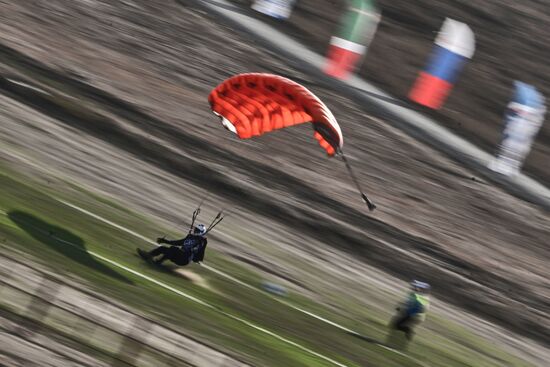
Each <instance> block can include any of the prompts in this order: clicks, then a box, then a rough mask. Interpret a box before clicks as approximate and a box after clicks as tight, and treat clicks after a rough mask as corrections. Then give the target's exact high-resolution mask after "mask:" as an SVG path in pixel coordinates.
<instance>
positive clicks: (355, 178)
mask: <svg viewBox="0 0 550 367" xmlns="http://www.w3.org/2000/svg"><path fill="white" fill-rule="evenodd" d="M338 153H340V155H341V156H342V160H343V161H344V163H345V164H346V168H347V169H348V172H349V175H350V177H351V180H352V181H353V183H354V184H355V187H357V190H359V193H360V194H361V198H362V199H363V201H364V202H365V204H367V207H368V208H369V210H370V211H373V210H374V209H376V205H374V203H373V202H372V201H371V200H370V199H369V198H368V197H367V194H365V193H364V192H363V190H362V189H361V185H360V184H359V180H358V179H357V177H356V176H355V173H354V172H353V169H352V168H351V165H350V164H349V162H348V159H347V158H346V155H345V154H344V152H343V151H342V149H338Z"/></svg>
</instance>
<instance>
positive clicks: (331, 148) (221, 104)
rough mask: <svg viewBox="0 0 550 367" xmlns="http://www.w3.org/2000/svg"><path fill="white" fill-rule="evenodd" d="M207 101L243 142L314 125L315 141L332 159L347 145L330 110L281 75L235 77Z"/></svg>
mask: <svg viewBox="0 0 550 367" xmlns="http://www.w3.org/2000/svg"><path fill="white" fill-rule="evenodd" d="M208 101H209V102H210V106H211V108H212V111H213V112H214V113H215V114H216V115H218V116H220V118H221V119H222V124H223V126H224V127H225V128H227V129H228V130H230V131H232V132H233V133H235V134H237V135H238V136H239V138H241V139H248V138H251V137H254V136H259V135H263V134H265V133H268V132H270V131H273V130H277V129H282V128H286V127H289V126H293V125H297V124H302V123H306V122H311V123H312V126H313V129H314V136H315V139H317V141H318V142H319V145H321V147H322V148H323V149H325V150H326V152H327V154H328V155H329V156H333V155H334V154H336V153H337V152H338V151H340V150H341V149H342V146H343V144H344V139H343V136H342V131H341V130H340V126H339V125H338V122H337V121H336V119H335V118H334V115H333V114H332V112H330V110H329V109H328V107H327V106H326V105H325V104H324V103H323V102H322V101H321V100H320V99H319V98H317V97H316V96H315V95H314V94H313V93H311V92H310V91H309V90H308V89H307V88H305V87H304V86H302V85H300V84H298V83H296V82H293V81H292V80H290V79H287V78H284V77H281V76H278V75H272V74H263V73H248V74H239V75H236V76H234V77H231V78H229V79H227V80H225V81H224V82H222V83H221V84H220V85H218V86H217V87H216V88H214V89H213V90H212V92H211V93H210V95H209V96H208Z"/></svg>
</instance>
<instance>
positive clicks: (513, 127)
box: [489, 81, 546, 176]
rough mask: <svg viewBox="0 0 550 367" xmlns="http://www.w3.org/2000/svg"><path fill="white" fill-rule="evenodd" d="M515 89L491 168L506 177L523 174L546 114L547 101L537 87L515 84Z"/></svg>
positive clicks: (520, 83)
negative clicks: (520, 172) (522, 169)
mask: <svg viewBox="0 0 550 367" xmlns="http://www.w3.org/2000/svg"><path fill="white" fill-rule="evenodd" d="M514 87H515V91H514V97H513V99H512V101H511V102H510V103H509V104H508V108H507V110H506V115H505V123H506V125H505V127H504V131H503V133H502V140H501V142H500V147H499V151H498V153H497V155H496V157H495V159H494V160H493V161H492V162H491V163H490V164H489V168H490V169H492V170H493V171H496V172H499V173H501V174H504V175H507V176H512V175H516V174H518V173H519V171H520V170H521V166H522V165H523V162H524V160H525V158H526V157H527V155H528V154H529V152H530V151H531V145H532V144H533V141H534V140H535V137H536V136H537V134H538V132H539V130H540V128H541V126H542V123H543V122H544V115H545V113H546V106H545V101H544V97H543V96H542V95H541V94H540V93H539V92H538V91H537V89H536V88H535V87H534V86H532V85H529V84H526V83H523V82H518V81H516V82H514Z"/></svg>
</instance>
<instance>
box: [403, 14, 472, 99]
mask: <svg viewBox="0 0 550 367" xmlns="http://www.w3.org/2000/svg"><path fill="white" fill-rule="evenodd" d="M474 51H475V37H474V33H473V32H472V30H471V29H470V27H468V25H467V24H465V23H461V22H457V21H456V20H453V19H450V18H446V19H445V22H444V23H443V26H442V27H441V30H440V31H439V34H438V36H437V38H436V40H435V45H434V48H433V50H432V54H431V56H430V59H429V61H428V64H427V66H426V68H425V69H424V70H423V71H421V72H420V74H419V76H418V78H417V79H416V82H415V84H414V86H413V87H412V89H411V91H410V93H409V98H410V99H411V100H413V101H414V102H416V103H418V104H421V105H424V106H426V107H430V108H433V109H439V108H441V106H442V105H443V103H444V102H445V100H446V99H447V97H448V95H449V93H450V92H451V89H452V88H453V85H454V83H455V81H456V80H457V78H458V76H459V74H460V71H461V70H462V68H463V66H464V64H465V63H466V61H467V60H468V59H471V58H472V56H473V54H474Z"/></svg>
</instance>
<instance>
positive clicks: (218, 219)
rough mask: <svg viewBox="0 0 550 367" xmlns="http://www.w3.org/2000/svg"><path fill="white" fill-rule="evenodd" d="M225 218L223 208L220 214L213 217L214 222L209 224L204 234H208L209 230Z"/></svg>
mask: <svg viewBox="0 0 550 367" xmlns="http://www.w3.org/2000/svg"><path fill="white" fill-rule="evenodd" d="M223 218H225V216H224V215H223V210H221V211H220V212H219V213H218V215H216V217H215V218H214V219H212V222H211V223H210V224H209V225H208V228H207V229H206V232H204V234H205V235H206V234H207V233H208V232H210V231H211V230H212V229H214V227H215V226H217V225H218V224H219V223H220V222H221V221H222V220H223Z"/></svg>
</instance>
